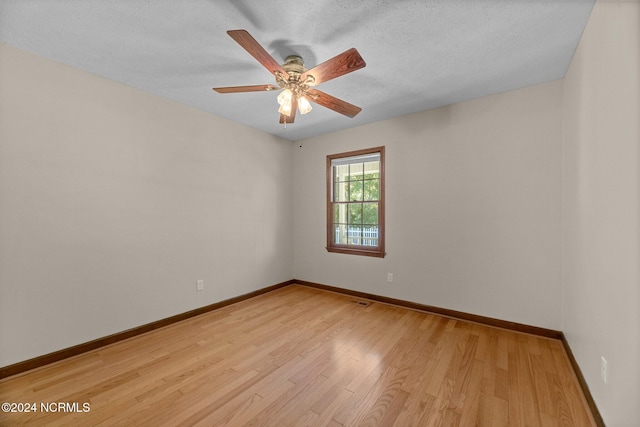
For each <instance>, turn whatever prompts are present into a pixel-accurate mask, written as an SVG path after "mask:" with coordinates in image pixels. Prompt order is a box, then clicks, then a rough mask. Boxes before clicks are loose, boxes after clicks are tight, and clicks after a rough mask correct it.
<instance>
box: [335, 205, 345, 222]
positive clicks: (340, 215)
mask: <svg viewBox="0 0 640 427" xmlns="http://www.w3.org/2000/svg"><path fill="white" fill-rule="evenodd" d="M347 206H348V205H346V204H344V203H336V204H334V205H333V222H334V223H335V224H338V223H342V224H346V223H347Z"/></svg>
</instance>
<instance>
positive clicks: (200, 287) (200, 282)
mask: <svg viewBox="0 0 640 427" xmlns="http://www.w3.org/2000/svg"><path fill="white" fill-rule="evenodd" d="M203 289H204V280H197V281H196V291H201V290H203Z"/></svg>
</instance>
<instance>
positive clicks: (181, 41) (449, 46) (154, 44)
mask: <svg viewBox="0 0 640 427" xmlns="http://www.w3.org/2000/svg"><path fill="white" fill-rule="evenodd" d="M592 7H593V0H396V1H393V0H375V1H373V0H368V1H367V0H344V1H336V0H316V1H290V0H289V1H284V0H272V1H264V0H235V1H232V0H182V1H175V0H108V1H107V0H83V1H78V0H0V42H3V43H6V44H8V45H11V46H14V47H17V48H21V49H24V50H27V51H31V52H34V53H36V54H38V55H41V56H43V57H47V58H50V59H53V60H56V61H58V62H62V63H65V64H68V65H71V66H74V67H77V68H80V69H83V70H86V71H89V72H91V73H94V74H97V75H100V76H103V77H106V78H108V79H112V80H115V81H118V82H121V83H124V84H126V85H129V86H133V87H136V88H139V89H142V90H144V91H147V92H151V93H154V94H157V95H160V96H163V97H166V98H169V99H172V100H175V101H178V102H181V103H184V104H187V105H190V106H192V107H195V108H197V109H200V110H204V111H207V112H210V113H212V114H215V115H217V116H222V117H226V118H228V119H231V120H233V121H236V122H240V123H244V124H246V125H248V126H251V127H254V128H256V129H260V130H263V131H265V132H268V133H271V134H274V135H279V136H281V137H284V138H287V139H290V140H300V139H304V138H308V137H311V136H314V135H318V134H322V133H327V132H332V131H336V130H340V129H345V128H348V127H353V126H359V125H362V124H365V123H370V122H374V121H379V120H384V119H387V118H391V117H395V116H399V115H403V114H408V113H412V112H416V111H421V110H426V109H430V108H435V107H440V106H443V105H449V104H453V103H456V102H460V101H464V100H468V99H473V98H478V97H481V96H485V95H490V94H494V93H499V92H504V91H508V90H512V89H517V88H521V87H525V86H529V85H534V84H538V83H542V82H547V81H551V80H556V79H560V78H562V77H563V76H564V74H565V72H566V70H567V67H568V65H569V63H570V61H571V57H572V56H573V53H574V51H575V49H576V47H577V44H578V41H579V39H580V37H581V35H582V32H583V30H584V27H585V25H586V22H587V20H588V17H589V14H590V12H591V9H592ZM240 28H243V29H246V30H247V31H249V33H251V34H252V35H253V37H254V38H255V39H256V40H257V41H258V42H260V43H261V44H262V46H263V47H264V48H265V49H266V50H267V51H268V52H269V53H270V54H271V55H272V56H273V57H274V58H275V59H276V60H277V61H278V62H280V63H282V62H284V58H285V57H286V56H287V55H290V54H297V55H300V56H302V57H303V58H304V61H305V66H306V67H307V68H312V67H313V66H314V65H317V64H319V63H321V62H324V61H325V60H327V59H329V58H331V57H333V56H335V55H337V54H339V53H341V52H343V51H345V50H346V49H348V48H351V47H355V48H356V49H358V51H359V52H360V54H361V55H362V57H363V58H364V60H365V61H366V63H367V66H366V68H364V69H361V70H358V71H356V72H354V73H351V74H348V75H345V76H342V77H340V78H337V79H335V80H332V81H329V82H326V83H324V84H321V85H320V86H318V89H320V90H322V91H324V92H327V93H329V94H331V95H333V96H335V97H338V98H340V99H343V100H345V101H347V102H350V103H352V104H355V105H358V106H360V107H362V112H361V113H360V114H359V115H358V116H356V117H355V118H353V119H350V118H348V117H344V116H342V115H340V114H338V113H335V112H333V111H331V110H328V109H326V108H324V107H321V106H316V105H314V109H313V111H312V112H311V113H309V114H307V115H305V116H301V115H298V116H297V117H296V122H295V123H294V124H290V125H287V127H286V129H285V128H284V126H283V125H280V124H278V118H279V114H278V113H277V103H276V99H275V98H276V96H277V94H276V93H274V92H257V93H238V94H224V95H223V94H218V93H215V92H213V91H212V90H211V88H212V87H219V86H238V85H252V84H267V83H274V81H273V78H272V76H271V74H270V73H269V72H268V71H267V70H266V69H265V68H263V67H262V66H261V65H260V64H259V63H258V62H257V61H256V60H255V59H254V58H253V57H251V56H250V55H249V54H248V53H247V52H246V51H245V50H244V49H243V48H242V47H240V45H238V44H237V43H236V42H235V41H234V40H233V39H231V38H230V37H229V36H228V35H227V34H226V31H227V30H229V29H240Z"/></svg>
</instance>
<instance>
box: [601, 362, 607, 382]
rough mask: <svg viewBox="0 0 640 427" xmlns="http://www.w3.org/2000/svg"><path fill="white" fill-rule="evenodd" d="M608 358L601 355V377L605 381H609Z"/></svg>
mask: <svg viewBox="0 0 640 427" xmlns="http://www.w3.org/2000/svg"><path fill="white" fill-rule="evenodd" d="M607 374H608V372H607V359H605V358H604V356H600V378H602V382H603V383H605V384H606V383H607V379H608V378H607Z"/></svg>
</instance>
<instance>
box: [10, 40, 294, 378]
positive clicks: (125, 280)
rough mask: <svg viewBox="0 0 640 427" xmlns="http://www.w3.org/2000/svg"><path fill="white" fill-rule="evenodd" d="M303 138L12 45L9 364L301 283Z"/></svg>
mask: <svg viewBox="0 0 640 427" xmlns="http://www.w3.org/2000/svg"><path fill="white" fill-rule="evenodd" d="M212 102H213V100H212ZM291 145H292V144H291V142H289V141H285V140H282V139H277V138H275V137H271V136H269V135H266V134H264V133H261V132H258V131H255V130H252V129H249V128H246V127H244V126H241V125H237V124H234V123H232V122H229V121H226V120H223V119H220V118H216V117H214V116H211V115H210V114H205V113H203V112H200V111H197V110H194V109H191V108H188V107H186V106H183V105H180V104H177V103H174V102H170V101H167V100H164V99H162V98H159V97H156V96H152V95H149V94H146V93H143V92H140V91H138V90H134V89H131V88H129V87H126V86H123V85H121V84H117V83H115V82H112V81H108V80H105V79H102V78H99V77H96V76H94V75H90V74H88V73H84V72H82V71H79V70H77V69H73V68H70V67H66V66H62V65H60V64H57V63H54V62H51V61H48V60H45V59H43V58H40V57H37V56H34V55H31V54H28V53H25V52H22V51H18V50H16V49H14V48H11V47H8V46H6V45H2V44H0V209H1V214H0V366H6V365H9V364H11V363H15V362H18V361H21V360H25V359H28V358H31V357H35V356H40V355H42V354H46V353H49V352H52V351H55V350H58V349H61V348H65V347H69V346H72V345H75V344H79V343H82V342H86V341H90V340H93V339H96V338H99V337H102V336H106V335H109V334H112V333H115V332H120V331H123V330H126V329H129V328H132V327H135V326H138V325H141V324H145V323H148V322H152V321H155V320H158V319H162V318H165V317H168V316H171V315H174V314H176V313H182V312H185V311H188V310H190V309H193V308H196V307H201V306H204V305H207V304H211V303H214V302H217V301H220V300H223V299H226V298H229V297H234V296H237V295H241V294H243V293H247V292H250V291H253V290H256V289H259V288H263V287H265V286H268V285H272V284H275V283H279V282H282V281H285V280H289V279H291V278H292V267H291V259H292V252H291V250H292V249H291V248H292V239H291V233H290V224H291V223H292V221H293V217H292V214H291V212H292V206H293V204H292V202H291V193H292V191H293V190H292V184H291V182H292V174H291V168H290V166H291V162H292V153H291ZM198 279H203V280H204V284H205V290H204V291H200V292H196V286H195V284H196V280H198Z"/></svg>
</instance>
